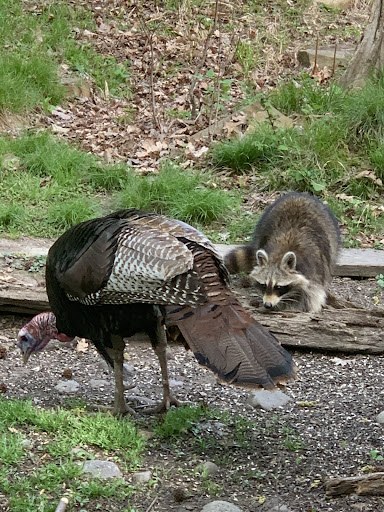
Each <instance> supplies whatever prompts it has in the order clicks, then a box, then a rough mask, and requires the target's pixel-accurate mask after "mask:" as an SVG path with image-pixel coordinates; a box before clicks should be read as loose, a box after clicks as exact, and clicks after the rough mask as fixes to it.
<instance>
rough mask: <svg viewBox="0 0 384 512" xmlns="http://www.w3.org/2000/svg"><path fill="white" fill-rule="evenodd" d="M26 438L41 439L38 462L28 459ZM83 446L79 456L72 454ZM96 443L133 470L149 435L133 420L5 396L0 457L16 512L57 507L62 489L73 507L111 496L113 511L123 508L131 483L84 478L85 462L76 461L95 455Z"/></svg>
mask: <svg viewBox="0 0 384 512" xmlns="http://www.w3.org/2000/svg"><path fill="white" fill-rule="evenodd" d="M23 439H29V440H31V442H32V443H36V442H38V443H39V450H38V451H37V452H36V454H38V455H40V457H38V455H36V457H37V459H34V464H33V465H31V464H29V465H26V464H24V461H23V459H24V455H25V451H24V448H23V445H22V441H23ZM79 446H81V447H83V450H82V451H81V452H80V455H79V456H78V455H71V450H72V448H74V447H76V448H78V447H79ZM93 447H94V448H96V449H97V450H103V451H104V452H106V456H107V457H110V456H112V455H113V456H114V457H119V458H120V461H121V462H122V465H123V466H126V467H127V468H128V469H132V468H135V467H137V465H138V464H139V461H140V456H141V454H142V451H143V449H144V440H143V438H142V437H141V436H140V435H139V434H138V433H137V432H136V429H135V427H134V425H133V424H132V423H131V422H130V421H129V420H128V419H124V420H123V421H122V420H119V419H116V418H113V417H111V416H106V415H102V414H95V415H87V414H86V413H85V412H84V411H80V410H79V409H76V410H75V412H72V411H67V410H64V409H61V408H57V409H56V410H44V409H38V408H37V407H34V406H32V404H31V403H30V402H26V401H21V400H6V399H4V398H0V459H1V462H2V465H3V466H4V468H5V469H6V470H3V468H2V467H1V466H0V488H1V490H2V493H3V494H5V496H6V498H7V499H8V500H9V505H10V510H12V512H34V511H36V510H44V512H54V510H55V508H56V504H57V502H58V500H59V499H60V498H61V497H62V495H63V488H65V489H67V490H68V491H69V493H68V495H69V496H70V506H71V507H74V509H75V508H76V509H77V506H81V507H84V506H85V504H87V505H86V506H87V507H88V506H89V507H91V508H90V509H92V510H96V509H98V508H100V507H99V504H100V503H103V500H104V499H108V503H109V506H111V507H112V508H113V510H122V505H123V503H125V502H126V498H127V496H129V495H131V494H132V489H131V487H130V486H129V485H128V484H127V483H126V482H125V481H124V480H113V481H103V480H100V479H97V478H96V479H88V478H87V480H85V479H84V478H83V477H82V463H81V461H79V462H77V461H76V460H74V458H75V457H76V458H80V459H81V460H84V459H85V458H88V459H89V458H91V455H90V454H89V453H91V452H92V448H93ZM55 503H56V504H55ZM94 507H96V508H94ZM112 508H108V510H110V509H111V510H112ZM83 509H84V508H83Z"/></svg>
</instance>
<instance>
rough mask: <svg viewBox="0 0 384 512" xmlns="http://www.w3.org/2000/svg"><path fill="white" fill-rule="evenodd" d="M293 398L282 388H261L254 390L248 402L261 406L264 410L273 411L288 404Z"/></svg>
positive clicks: (254, 405)
mask: <svg viewBox="0 0 384 512" xmlns="http://www.w3.org/2000/svg"><path fill="white" fill-rule="evenodd" d="M290 400H291V398H290V397H289V396H288V395H286V394H285V393H283V392H282V391H280V390H277V391H267V390H266V389H260V390H259V391H253V392H252V393H251V394H250V395H249V397H248V400H247V404H248V405H251V406H252V407H261V408H262V409H264V411H271V410H272V409H277V408H278V407H282V406H283V405H285V404H287V403H288V402H289V401H290Z"/></svg>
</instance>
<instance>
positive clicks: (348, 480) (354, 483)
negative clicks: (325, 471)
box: [325, 472, 384, 496]
mask: <svg viewBox="0 0 384 512" xmlns="http://www.w3.org/2000/svg"><path fill="white" fill-rule="evenodd" d="M325 490H326V492H327V494H329V495H330V496H339V495H341V494H352V493H353V494H358V495H376V496H377V495H382V494H384V472H379V473H371V474H369V475H361V476H350V477H345V478H342V477H340V478H333V479H331V480H327V481H326V482H325Z"/></svg>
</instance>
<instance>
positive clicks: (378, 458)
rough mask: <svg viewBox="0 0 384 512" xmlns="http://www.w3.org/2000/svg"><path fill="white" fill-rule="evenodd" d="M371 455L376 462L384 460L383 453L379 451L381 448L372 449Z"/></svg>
mask: <svg viewBox="0 0 384 512" xmlns="http://www.w3.org/2000/svg"><path fill="white" fill-rule="evenodd" d="M369 456H370V457H371V459H372V460H374V461H375V462H379V461H382V460H384V457H383V456H382V455H381V453H380V452H379V450H376V449H374V450H371V451H370V452H369Z"/></svg>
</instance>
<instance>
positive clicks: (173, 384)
mask: <svg viewBox="0 0 384 512" xmlns="http://www.w3.org/2000/svg"><path fill="white" fill-rule="evenodd" d="M169 386H170V387H171V388H179V387H180V388H181V387H182V386H184V381H182V380H176V379H169Z"/></svg>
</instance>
